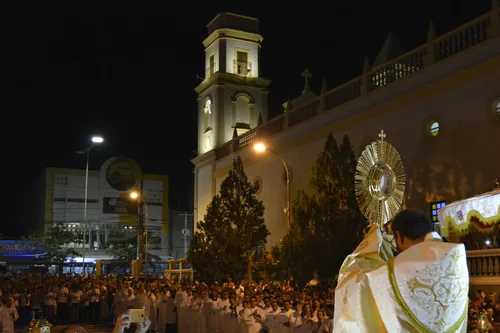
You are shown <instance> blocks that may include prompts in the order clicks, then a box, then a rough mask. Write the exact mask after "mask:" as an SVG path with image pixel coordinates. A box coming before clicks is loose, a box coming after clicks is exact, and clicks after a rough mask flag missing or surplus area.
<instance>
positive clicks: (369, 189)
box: [354, 130, 406, 229]
mask: <svg viewBox="0 0 500 333" xmlns="http://www.w3.org/2000/svg"><path fill="white" fill-rule="evenodd" d="M385 137H386V134H385V133H384V131H383V130H382V131H381V132H380V134H379V140H377V141H374V142H372V143H371V144H369V145H368V146H366V147H365V150H363V152H362V153H361V156H360V157H359V159H358V165H357V167H356V175H355V184H354V185H355V192H356V198H357V201H358V205H359V208H360V210H361V212H362V213H363V214H364V215H365V217H366V218H367V219H368V220H369V221H371V222H374V223H376V224H377V225H378V227H379V228H380V229H383V226H384V224H386V223H387V222H389V221H390V220H392V218H393V217H394V216H395V215H396V213H397V212H398V211H399V210H400V209H401V206H402V205H403V199H404V192H405V182H406V176H405V171H404V166H403V162H402V161H401V157H400V155H399V153H398V151H397V150H396V148H394V146H393V145H391V144H390V143H389V142H387V141H385Z"/></svg>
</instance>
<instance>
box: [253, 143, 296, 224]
mask: <svg viewBox="0 0 500 333" xmlns="http://www.w3.org/2000/svg"><path fill="white" fill-rule="evenodd" d="M253 149H254V150H255V151H256V152H257V153H264V152H266V151H268V152H270V153H271V154H274V155H275V156H276V157H278V158H279V159H280V161H281V163H283V166H284V167H285V173H286V219H287V223H288V228H290V226H291V218H290V170H288V164H287V163H286V162H285V160H284V159H283V157H281V156H280V155H279V154H278V153H276V152H275V151H273V150H270V149H268V148H267V147H266V145H265V144H264V143H262V142H258V143H256V144H255V145H254V146H253Z"/></svg>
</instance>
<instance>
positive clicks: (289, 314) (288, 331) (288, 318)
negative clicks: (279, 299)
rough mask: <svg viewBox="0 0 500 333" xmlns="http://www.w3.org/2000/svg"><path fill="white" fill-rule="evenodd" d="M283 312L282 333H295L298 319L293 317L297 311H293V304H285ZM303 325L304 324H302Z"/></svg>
mask: <svg viewBox="0 0 500 333" xmlns="http://www.w3.org/2000/svg"><path fill="white" fill-rule="evenodd" d="M283 307H284V309H283V311H282V312H281V314H280V315H279V320H280V323H281V326H282V328H281V332H282V333H293V330H294V328H295V327H296V326H298V325H297V322H296V319H297V318H296V317H294V316H293V314H294V313H295V310H293V309H292V303H290V301H288V300H287V301H284V302H283ZM300 324H302V323H300Z"/></svg>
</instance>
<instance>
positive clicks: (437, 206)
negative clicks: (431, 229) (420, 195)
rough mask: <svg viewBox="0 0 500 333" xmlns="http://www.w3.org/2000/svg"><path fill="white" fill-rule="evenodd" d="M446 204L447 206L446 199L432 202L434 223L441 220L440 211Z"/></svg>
mask: <svg viewBox="0 0 500 333" xmlns="http://www.w3.org/2000/svg"><path fill="white" fill-rule="evenodd" d="M444 206H446V201H436V202H432V203H431V220H432V222H433V223H437V222H439V217H438V213H439V210H440V209H441V208H443V207H444Z"/></svg>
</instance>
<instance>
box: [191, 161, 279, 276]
mask: <svg viewBox="0 0 500 333" xmlns="http://www.w3.org/2000/svg"><path fill="white" fill-rule="evenodd" d="M256 193H257V189H256V188H255V187H254V185H252V184H251V183H250V182H249V181H248V178H247V176H246V174H245V171H244V169H243V163H242V161H241V159H240V158H239V157H238V158H237V159H235V160H234V161H233V168H232V169H231V170H230V171H229V175H228V176H227V178H226V179H225V180H224V181H223V182H222V184H221V187H220V191H219V194H217V195H215V196H214V198H213V200H212V202H211V203H210V205H209V206H208V207H207V212H206V214H205V216H204V219H203V221H200V222H198V223H197V231H196V233H195V234H194V237H193V240H192V242H191V247H190V248H189V252H188V260H189V262H191V263H192V264H193V266H194V267H195V269H196V270H197V272H198V273H200V275H201V276H204V277H206V278H224V277H227V276H234V277H243V276H244V274H245V273H246V270H247V268H248V265H249V264H250V260H249V255H250V253H253V251H254V250H255V249H256V248H257V247H261V246H264V245H265V243H266V241H267V236H268V235H269V231H268V230H267V227H266V225H265V223H264V205H263V203H262V201H260V200H258V199H257V198H256Z"/></svg>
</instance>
